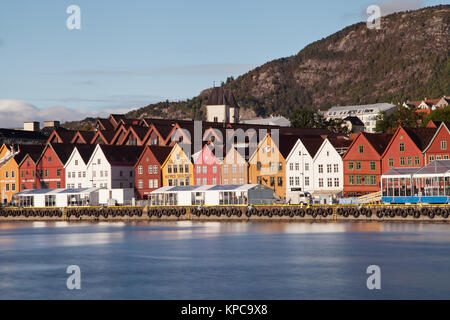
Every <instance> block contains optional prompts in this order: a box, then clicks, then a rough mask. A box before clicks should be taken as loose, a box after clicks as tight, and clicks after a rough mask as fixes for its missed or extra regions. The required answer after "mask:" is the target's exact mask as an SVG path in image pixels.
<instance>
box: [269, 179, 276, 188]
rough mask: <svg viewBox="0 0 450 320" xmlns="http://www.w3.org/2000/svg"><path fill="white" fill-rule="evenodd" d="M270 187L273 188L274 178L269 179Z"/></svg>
mask: <svg viewBox="0 0 450 320" xmlns="http://www.w3.org/2000/svg"><path fill="white" fill-rule="evenodd" d="M270 186H271V187H273V186H275V177H270Z"/></svg>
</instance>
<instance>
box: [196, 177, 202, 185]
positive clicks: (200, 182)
mask: <svg viewBox="0 0 450 320" xmlns="http://www.w3.org/2000/svg"><path fill="white" fill-rule="evenodd" d="M196 180H197V181H196V183H197V185H198V186H200V185H202V179H201V178H197V179H196Z"/></svg>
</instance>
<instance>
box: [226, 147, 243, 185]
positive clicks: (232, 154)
mask: <svg viewBox="0 0 450 320" xmlns="http://www.w3.org/2000/svg"><path fill="white" fill-rule="evenodd" d="M244 156H245V155H244ZM244 156H242V155H241V153H239V152H238V151H237V150H236V148H231V149H230V151H228V153H227V154H226V155H225V158H224V160H223V163H222V167H221V179H222V182H221V183H222V184H223V185H230V184H247V183H248V163H247V161H245V158H244Z"/></svg>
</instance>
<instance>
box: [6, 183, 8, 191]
mask: <svg viewBox="0 0 450 320" xmlns="http://www.w3.org/2000/svg"><path fill="white" fill-rule="evenodd" d="M5 187H6V188H5V189H6V191H9V183H7V184H6V185H5Z"/></svg>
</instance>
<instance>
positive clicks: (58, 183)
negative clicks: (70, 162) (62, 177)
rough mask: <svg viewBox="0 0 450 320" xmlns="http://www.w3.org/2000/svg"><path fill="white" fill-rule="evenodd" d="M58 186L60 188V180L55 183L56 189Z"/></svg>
mask: <svg viewBox="0 0 450 320" xmlns="http://www.w3.org/2000/svg"><path fill="white" fill-rule="evenodd" d="M59 188H61V182H59V181H58V182H57V183H56V189H59Z"/></svg>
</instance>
